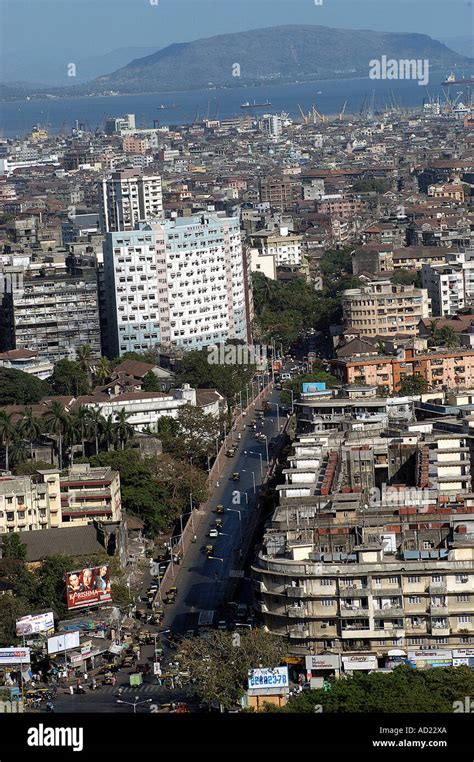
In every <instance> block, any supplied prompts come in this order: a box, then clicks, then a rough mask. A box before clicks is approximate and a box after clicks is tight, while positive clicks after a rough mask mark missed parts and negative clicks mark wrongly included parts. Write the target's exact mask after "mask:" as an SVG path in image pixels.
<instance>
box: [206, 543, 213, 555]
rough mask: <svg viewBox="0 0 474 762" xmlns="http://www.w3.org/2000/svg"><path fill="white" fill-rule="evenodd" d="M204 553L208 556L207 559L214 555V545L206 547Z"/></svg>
mask: <svg viewBox="0 0 474 762" xmlns="http://www.w3.org/2000/svg"><path fill="white" fill-rule="evenodd" d="M204 552H205V554H206V556H208V557H209V556H212V554H213V553H214V545H206V548H205V551H204Z"/></svg>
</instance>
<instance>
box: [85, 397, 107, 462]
mask: <svg viewBox="0 0 474 762" xmlns="http://www.w3.org/2000/svg"><path fill="white" fill-rule="evenodd" d="M87 412H88V415H87V420H88V427H89V430H90V431H91V432H92V433H93V435H94V439H95V454H96V455H98V454H99V435H100V431H101V429H102V428H103V425H104V423H103V422H104V417H103V415H102V413H101V411H100V407H90V408H88V410H87Z"/></svg>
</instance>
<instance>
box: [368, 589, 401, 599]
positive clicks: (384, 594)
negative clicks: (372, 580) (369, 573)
mask: <svg viewBox="0 0 474 762" xmlns="http://www.w3.org/2000/svg"><path fill="white" fill-rule="evenodd" d="M372 595H373V596H374V597H376V598H397V597H400V598H401V597H402V596H403V590H402V588H401V587H375V588H373V589H372Z"/></svg>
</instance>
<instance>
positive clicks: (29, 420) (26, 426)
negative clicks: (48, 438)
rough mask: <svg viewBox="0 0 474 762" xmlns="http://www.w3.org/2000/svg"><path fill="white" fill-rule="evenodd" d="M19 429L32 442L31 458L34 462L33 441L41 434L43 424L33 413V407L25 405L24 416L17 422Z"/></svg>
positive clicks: (21, 434)
mask: <svg viewBox="0 0 474 762" xmlns="http://www.w3.org/2000/svg"><path fill="white" fill-rule="evenodd" d="M17 431H18V433H19V434H20V436H22V437H24V438H25V439H27V440H28V442H29V443H30V459H31V462H33V442H36V441H37V439H38V438H39V436H40V434H41V426H40V425H39V422H38V420H37V419H36V418H35V417H34V415H33V408H32V407H25V409H24V410H23V412H22V418H21V420H20V421H19V422H18V423H17Z"/></svg>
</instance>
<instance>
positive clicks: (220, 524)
mask: <svg viewBox="0 0 474 762" xmlns="http://www.w3.org/2000/svg"><path fill="white" fill-rule="evenodd" d="M215 524H216V527H217V529H222V519H216V521H215Z"/></svg>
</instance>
